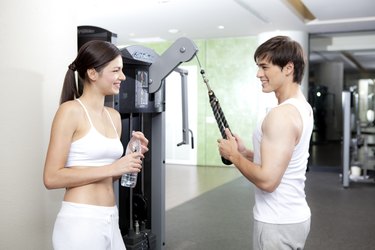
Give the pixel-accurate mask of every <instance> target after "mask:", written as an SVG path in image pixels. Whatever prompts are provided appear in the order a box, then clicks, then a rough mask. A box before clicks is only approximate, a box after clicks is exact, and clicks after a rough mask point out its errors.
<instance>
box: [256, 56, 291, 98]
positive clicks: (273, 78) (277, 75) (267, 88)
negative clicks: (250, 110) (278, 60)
mask: <svg viewBox="0 0 375 250" xmlns="http://www.w3.org/2000/svg"><path fill="white" fill-rule="evenodd" d="M257 65H258V72H257V77H258V78H259V80H260V81H261V82H262V91H263V92H265V93H270V92H274V91H275V90H277V89H278V88H279V87H280V86H281V85H282V84H283V82H284V80H285V77H286V76H285V74H284V73H283V69H281V68H280V66H277V65H274V64H272V63H271V62H270V61H269V60H268V59H267V58H265V59H261V60H257Z"/></svg>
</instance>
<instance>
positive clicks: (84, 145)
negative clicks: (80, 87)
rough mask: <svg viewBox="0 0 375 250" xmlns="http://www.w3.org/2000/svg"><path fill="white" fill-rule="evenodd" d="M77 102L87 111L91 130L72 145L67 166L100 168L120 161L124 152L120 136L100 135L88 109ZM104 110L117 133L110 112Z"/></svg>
mask: <svg viewBox="0 0 375 250" xmlns="http://www.w3.org/2000/svg"><path fill="white" fill-rule="evenodd" d="M76 100H77V101H78V102H79V103H80V104H81V105H82V107H83V109H84V110H85V113H86V115H87V119H88V120H89V123H90V129H89V131H88V132H87V134H86V135H84V136H83V137H82V138H80V139H78V140H76V141H74V142H73V143H72V144H71V146H70V151H69V154H68V159H67V162H66V164H65V166H66V167H74V166H90V167H99V166H104V165H108V164H111V163H113V162H114V161H115V160H117V159H119V158H120V157H121V156H122V154H123V152H124V148H123V146H122V143H121V141H120V138H119V137H118V136H117V138H108V137H106V136H104V135H102V134H101V133H99V131H97V130H96V128H95V127H94V125H93V123H92V121H91V118H90V116H89V113H88V112H87V109H86V107H85V106H84V105H83V103H82V102H81V101H80V100H79V99H76ZM104 110H105V111H106V113H107V115H108V117H109V119H110V120H111V123H112V126H113V129H114V130H115V131H116V133H117V130H116V127H115V125H114V124H113V121H112V118H111V116H110V114H109V112H108V110H107V109H104Z"/></svg>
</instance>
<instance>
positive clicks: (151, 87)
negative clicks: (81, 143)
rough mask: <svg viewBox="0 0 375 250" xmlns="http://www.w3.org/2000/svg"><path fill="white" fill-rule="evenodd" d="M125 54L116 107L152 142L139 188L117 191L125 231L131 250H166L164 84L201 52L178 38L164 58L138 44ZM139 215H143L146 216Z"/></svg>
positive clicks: (126, 137) (125, 126)
mask: <svg viewBox="0 0 375 250" xmlns="http://www.w3.org/2000/svg"><path fill="white" fill-rule="evenodd" d="M121 51H122V58H123V63H124V67H123V71H124V74H125V76H126V78H127V79H126V80H125V81H124V82H123V83H122V85H121V89H120V94H119V95H118V96H117V97H116V100H115V108H116V109H117V110H118V111H119V112H120V114H121V117H122V122H123V131H124V132H125V131H130V133H131V131H132V130H140V131H142V132H143V133H144V134H145V136H146V137H147V138H148V139H149V152H147V153H146V155H145V159H144V162H143V171H142V172H141V174H139V175H138V178H139V179H138V182H137V183H138V184H137V186H136V187H135V188H134V189H131V188H124V187H121V186H120V187H119V189H118V193H119V194H118V197H119V198H118V204H119V215H120V229H121V231H122V234H123V235H124V241H125V244H126V245H127V249H129V250H130V249H157V250H159V249H164V246H165V244H166V243H165V138H166V136H165V134H166V132H165V112H164V111H165V101H166V100H165V86H164V85H165V84H164V83H165V78H166V77H167V76H168V75H169V74H170V73H171V72H172V71H174V70H176V68H177V67H178V66H179V65H180V64H181V63H183V62H187V61H190V60H191V59H192V58H193V57H194V56H195V54H196V53H197V52H198V48H197V46H196V45H195V44H194V42H193V41H191V40H190V39H188V38H184V37H183V38H179V39H177V40H176V41H175V42H174V43H173V44H172V45H171V46H170V47H169V48H168V49H167V50H166V51H165V52H164V53H163V54H162V55H161V56H159V55H158V54H156V53H155V52H154V51H153V50H152V49H149V48H146V47H143V46H138V45H132V46H128V47H125V48H123V49H122V50H121ZM176 71H178V72H180V74H181V77H182V88H183V90H184V88H185V87H184V86H185V85H184V84H186V83H184V82H183V81H184V74H186V73H184V72H183V71H181V70H176ZM138 72H141V73H139V74H138ZM137 74H138V75H142V77H141V78H142V80H141V81H142V83H141V82H140V80H139V79H137V77H138V76H137ZM138 78H139V77H138ZM147 78H148V79H147ZM185 80H186V79H185ZM137 88H138V89H137ZM136 91H138V92H136ZM182 92H183V91H182ZM140 93H141V94H140ZM137 103H138V104H141V105H138V104H137ZM184 107H185V109H186V110H187V104H183V108H184ZM186 110H184V111H183V115H184V116H187V112H186ZM183 120H184V121H185V122H184V128H183V132H184V133H183V142H181V144H186V143H189V139H188V137H187V135H188V133H189V129H188V128H187V124H186V123H187V122H186V121H187V117H185V118H183ZM130 133H129V134H126V133H123V136H122V138H121V140H122V142H123V144H124V146H126V145H127V142H128V141H129V139H130V136H131V135H130ZM135 197H138V198H137V199H135ZM139 197H141V198H139ZM133 198H134V199H133ZM139 201H141V202H139ZM140 204H141V205H140ZM142 206H143V207H142ZM129 211H130V212H129ZM140 211H143V214H142V213H140ZM133 217H136V218H137V219H139V220H144V221H140V222H139V224H140V226H139V228H137V226H135V227H134V225H133V223H134V221H133ZM134 228H135V230H134ZM140 232H145V233H144V234H142V233H140ZM145 235H146V237H145ZM150 236H155V237H154V238H152V237H150ZM150 241H153V242H150ZM145 242H146V243H145ZM145 244H147V246H145Z"/></svg>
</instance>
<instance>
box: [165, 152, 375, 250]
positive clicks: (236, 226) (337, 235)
mask: <svg viewBox="0 0 375 250" xmlns="http://www.w3.org/2000/svg"><path fill="white" fill-rule="evenodd" d="M331 154H332V153H331ZM315 156H316V154H315ZM328 160H330V161H331V160H332V158H331V159H328ZM314 161H315V162H316V161H317V159H315V160H314ZM311 166H312V167H311V168H310V170H309V172H308V173H307V181H306V195H307V200H308V202H309V204H310V207H311V211H312V224H311V231H310V235H309V238H308V241H307V243H306V248H305V249H306V250H316V249H329V250H332V249H337V250H346V249H375V219H374V216H375V183H356V182H351V183H350V187H349V188H345V189H344V188H343V187H342V185H341V179H340V174H339V172H337V167H338V166H337V165H336V163H330V165H329V164H328V165H327V166H323V165H320V166H319V165H317V164H312V165H311ZM321 166H323V167H321ZM327 167H332V168H331V169H329V171H325V170H327ZM322 170H323V171H322ZM184 171H185V173H187V172H194V174H193V175H190V176H189V178H186V177H187V175H186V174H183V172H184ZM229 173H230V174H229ZM222 175H224V176H227V177H226V178H224V179H223V181H222V182H220V183H218V182H216V183H213V181H212V179H217V178H219V177H218V176H222ZM228 176H229V177H228ZM168 179H169V180H171V179H173V180H174V181H173V182H171V181H169V182H168ZM178 179H181V180H182V179H183V180H184V182H179V181H178ZM187 181H190V184H189V183H188V182H187ZM199 183H200V184H199ZM202 183H206V185H205V188H203V189H202V188H198V189H197V188H196V187H194V186H200V185H202ZM191 190H195V191H191ZM194 192H195V195H192V193H194ZM176 197H180V200H179V201H178V202H176ZM181 197H182V198H181ZM166 203H167V207H168V204H174V205H169V209H168V210H167V212H166V249H167V250H184V249H193V250H195V249H196V250H199V249H202V250H203V249H204V250H211V249H212V250H214V249H215V250H216V249H218V250H219V249H220V250H222V249H223V250H241V249H251V244H252V239H251V234H252V214H251V209H252V206H253V204H254V199H253V186H252V184H251V183H249V182H248V181H247V180H246V179H245V178H243V177H242V176H240V175H238V173H237V172H236V169H234V168H212V167H211V168H210V167H198V170H197V168H196V167H186V166H168V168H167V197H166Z"/></svg>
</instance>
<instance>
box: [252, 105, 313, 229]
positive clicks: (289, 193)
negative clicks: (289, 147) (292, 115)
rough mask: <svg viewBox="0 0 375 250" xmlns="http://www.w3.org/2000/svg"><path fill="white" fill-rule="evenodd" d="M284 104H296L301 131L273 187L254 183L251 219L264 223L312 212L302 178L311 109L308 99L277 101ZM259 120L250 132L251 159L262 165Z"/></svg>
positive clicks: (301, 218)
mask: <svg viewBox="0 0 375 250" xmlns="http://www.w3.org/2000/svg"><path fill="white" fill-rule="evenodd" d="M284 104H291V105H293V106H294V107H296V108H297V110H298V111H299V113H300V115H301V118H302V122H303V131H302V135H301V138H300V141H299V142H298V144H297V145H296V146H295V148H294V151H293V154H292V158H291V161H290V163H289V165H288V167H287V169H286V171H285V173H284V175H283V177H282V179H281V182H280V185H279V186H278V187H277V188H276V190H275V191H274V192H272V193H269V192H265V191H262V190H260V189H258V188H257V187H255V206H254V208H253V213H254V219H255V220H257V221H261V222H265V223H273V224H290V223H300V222H304V221H306V220H307V219H309V218H310V216H311V211H310V208H309V206H308V204H307V202H306V195H305V180H306V168H307V163H308V157H309V145H310V138H311V133H312V130H313V125H314V118H313V111H312V109H311V106H310V104H309V103H307V102H306V101H300V100H298V99H294V98H292V99H288V100H286V101H284V102H283V103H281V104H280V105H284ZM262 122H263V120H261V122H260V123H259V124H258V126H257V128H256V129H255V131H254V133H253V147H254V163H256V164H259V165H261V155H260V143H261V140H262V128H261V127H262Z"/></svg>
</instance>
